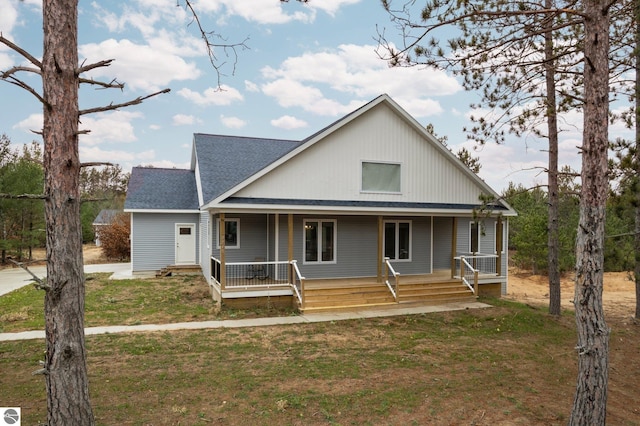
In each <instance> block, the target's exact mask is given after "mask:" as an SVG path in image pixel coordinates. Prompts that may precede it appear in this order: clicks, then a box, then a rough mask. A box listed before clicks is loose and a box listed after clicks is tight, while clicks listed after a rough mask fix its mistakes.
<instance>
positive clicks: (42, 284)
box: [9, 259, 51, 290]
mask: <svg viewBox="0 0 640 426" xmlns="http://www.w3.org/2000/svg"><path fill="white" fill-rule="evenodd" d="M9 262H11V263H13V264H15V265H16V266H19V267H20V268H22V269H24V270H25V271H27V272H28V273H29V275H31V276H32V277H33V280H34V281H35V282H36V284H34V286H35V287H36V288H37V289H38V290H50V289H51V287H50V286H49V284H47V283H46V281H45V280H46V279H45V280H43V279H42V278H40V277H39V276H37V275H36V274H34V273H33V272H31V270H30V269H29V268H27V265H26V264H25V263H23V262H16V261H15V260H13V259H9Z"/></svg>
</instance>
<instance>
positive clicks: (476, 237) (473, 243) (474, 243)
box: [469, 221, 480, 253]
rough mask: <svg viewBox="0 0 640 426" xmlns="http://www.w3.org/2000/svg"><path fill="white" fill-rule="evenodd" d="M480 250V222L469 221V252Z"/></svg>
mask: <svg viewBox="0 0 640 426" xmlns="http://www.w3.org/2000/svg"><path fill="white" fill-rule="evenodd" d="M479 251H480V224H479V223H478V222H475V221H474V222H470V223H469V253H478V252H479Z"/></svg>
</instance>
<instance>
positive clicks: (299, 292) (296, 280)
mask: <svg viewBox="0 0 640 426" xmlns="http://www.w3.org/2000/svg"><path fill="white" fill-rule="evenodd" d="M290 264H291V271H292V272H291V288H293V292H294V293H295V295H296V297H297V298H298V302H299V303H300V307H301V308H302V309H304V280H305V278H304V277H303V276H302V274H301V273H300V269H299V268H298V261H296V260H292V261H291V262H290Z"/></svg>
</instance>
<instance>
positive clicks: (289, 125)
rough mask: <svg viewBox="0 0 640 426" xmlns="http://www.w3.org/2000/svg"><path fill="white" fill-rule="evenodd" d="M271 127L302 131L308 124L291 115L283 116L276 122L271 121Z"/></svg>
mask: <svg viewBox="0 0 640 426" xmlns="http://www.w3.org/2000/svg"><path fill="white" fill-rule="evenodd" d="M271 125H272V126H273V127H278V128H280V129H286V130H291V129H301V128H304V127H307V122H306V121H304V120H300V119H298V118H295V117H292V116H290V115H283V116H282V117H280V118H277V119H275V120H271Z"/></svg>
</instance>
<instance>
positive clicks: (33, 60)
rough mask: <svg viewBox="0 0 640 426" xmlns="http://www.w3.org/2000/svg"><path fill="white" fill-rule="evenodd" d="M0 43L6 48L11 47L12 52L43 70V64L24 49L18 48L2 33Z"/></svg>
mask: <svg viewBox="0 0 640 426" xmlns="http://www.w3.org/2000/svg"><path fill="white" fill-rule="evenodd" d="M0 43H2V44H4V45H5V46H7V47H9V48H10V49H11V50H13V51H15V52H17V53H19V54H20V55H22V56H23V57H24V58H25V59H26V60H28V61H29V62H31V63H32V64H33V65H35V66H36V67H38V68H39V69H42V62H40V61H39V60H37V59H36V58H35V57H34V56H32V55H31V54H29V52H27V51H26V50H24V49H23V48H21V47H20V46H18V45H17V44H14V43H13V42H12V41H11V40H9V39H7V38H5V37H3V36H2V33H0Z"/></svg>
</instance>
